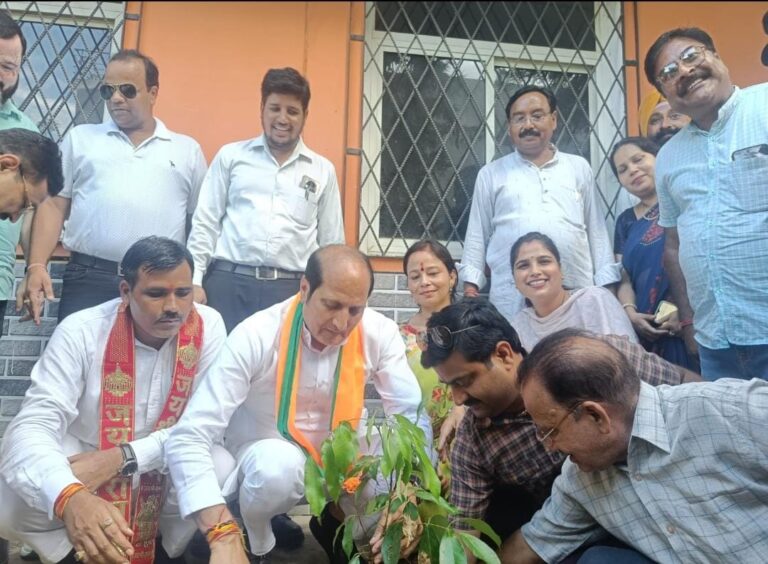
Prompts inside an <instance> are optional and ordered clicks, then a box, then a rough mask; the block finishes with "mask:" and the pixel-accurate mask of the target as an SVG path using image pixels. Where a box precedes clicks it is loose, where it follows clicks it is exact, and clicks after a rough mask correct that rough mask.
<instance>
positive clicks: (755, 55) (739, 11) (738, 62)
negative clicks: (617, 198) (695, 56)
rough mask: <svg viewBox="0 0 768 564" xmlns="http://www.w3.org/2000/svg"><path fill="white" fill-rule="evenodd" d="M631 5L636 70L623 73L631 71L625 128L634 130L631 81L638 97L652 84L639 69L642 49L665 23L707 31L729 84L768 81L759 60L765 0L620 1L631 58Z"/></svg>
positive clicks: (765, 41)
mask: <svg viewBox="0 0 768 564" xmlns="http://www.w3.org/2000/svg"><path fill="white" fill-rule="evenodd" d="M635 11H636V13H637V34H636V35H637V43H638V46H639V53H638V55H637V61H638V67H637V73H632V72H630V73H628V74H630V75H632V74H635V76H634V77H632V76H628V82H627V86H628V88H627V92H628V99H627V109H628V111H629V118H630V121H629V132H630V133H631V134H637V133H639V129H638V125H637V106H638V105H639V100H637V97H636V95H635V92H636V85H637V84H638V83H639V85H640V96H641V98H642V96H645V95H646V94H647V93H648V92H650V91H651V90H652V89H653V87H652V86H651V85H650V84H649V83H648V81H647V80H646V78H645V73H644V72H643V62H644V60H645V54H646V53H647V52H648V48H649V47H650V46H651V45H652V44H653V42H654V41H655V40H656V38H657V37H659V35H661V34H662V33H664V32H665V31H668V30H670V29H673V28H676V27H699V28H701V29H703V30H704V31H706V32H707V33H709V35H710V36H712V39H713V40H714V42H715V47H716V48H717V50H718V52H719V53H720V56H721V57H722V59H723V61H725V64H726V65H727V66H728V69H729V71H730V73H731V79H732V80H733V82H734V84H737V85H738V86H741V87H744V86H749V85H751V84H757V83H760V82H768V67H765V66H763V65H762V63H761V62H760V54H761V53H762V51H763V47H765V45H768V35H766V34H765V33H764V31H763V14H765V13H766V12H768V2H625V3H624V14H625V21H626V25H627V29H626V31H627V34H626V39H627V41H626V43H625V52H626V55H627V58H628V59H634V58H635V44H634V41H635V29H632V28H633V27H634V23H635V21H634V13H635ZM632 102H634V104H632Z"/></svg>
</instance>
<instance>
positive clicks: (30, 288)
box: [18, 50, 206, 323]
mask: <svg viewBox="0 0 768 564" xmlns="http://www.w3.org/2000/svg"><path fill="white" fill-rule="evenodd" d="M159 83H160V81H159V71H158V68H157V66H156V65H155V63H154V62H153V61H152V60H151V59H150V58H149V57H147V56H146V55H143V54H142V53H139V52H138V51H133V50H128V51H120V52H118V53H117V54H115V55H114V56H113V57H112V58H111V59H110V61H109V63H108V65H107V68H106V71H105V73H104V79H103V81H102V84H101V86H100V87H99V94H100V95H101V97H102V99H103V100H105V102H106V106H107V110H108V111H109V119H107V120H106V121H105V122H104V123H101V124H85V125H79V126H77V127H74V128H73V129H71V130H70V131H69V132H68V133H67V135H66V136H65V138H64V140H63V141H62V142H61V150H62V154H63V160H64V175H65V185H64V190H63V191H62V193H61V194H60V195H59V196H57V197H56V198H51V200H50V201H48V202H46V203H45V204H44V205H43V206H41V207H40V209H39V210H38V211H37V213H36V217H35V220H34V223H33V227H32V244H31V249H30V252H29V256H28V257H27V276H26V280H25V283H26V289H25V294H24V297H25V299H26V300H29V302H30V303H28V304H27V307H28V309H29V310H30V312H31V315H32V317H33V319H34V321H35V322H36V323H39V322H40V315H41V313H42V308H43V305H44V302H45V300H46V299H48V300H50V299H53V289H52V286H51V278H50V275H49V274H48V271H47V268H46V264H47V262H48V259H49V257H50V256H51V254H52V253H53V251H54V249H55V248H56V244H57V242H58V240H59V236H60V235H62V226H63V225H64V221H65V220H66V226H65V227H64V231H63V235H62V243H63V245H64V248H65V249H67V250H69V251H70V253H71V256H70V261H69V263H68V264H67V267H66V270H65V272H64V275H63V282H64V283H63V287H62V292H61V301H60V302H59V309H58V318H59V321H61V320H62V319H64V318H65V317H66V316H67V315H69V314H71V313H73V312H75V311H79V310H81V309H84V308H86V307H92V306H95V305H98V304H100V303H103V302H105V301H108V300H110V299H113V298H116V297H118V295H119V290H118V286H119V283H120V270H119V261H120V259H121V258H122V256H123V255H124V254H125V252H126V251H127V250H128V248H129V247H130V246H131V244H133V243H134V242H136V241H137V240H139V239H141V238H142V237H145V236H149V235H158V236H164V237H168V238H170V239H173V240H175V241H177V242H179V243H184V242H185V241H186V235H187V221H188V218H189V217H190V216H191V214H192V212H193V211H194V208H195V205H196V203H197V196H198V193H199V190H200V185H201V183H202V180H203V177H204V176H205V170H206V163H205V158H204V156H203V152H202V150H201V148H200V145H199V144H198V143H197V142H196V141H195V140H194V139H192V138H191V137H188V136H186V135H181V134H178V133H174V132H172V131H170V130H169V129H168V128H167V127H166V126H165V125H164V124H163V122H161V121H160V120H159V119H157V118H156V117H154V112H153V108H154V105H155V102H156V100H157V96H158V90H159ZM18 305H20V304H18Z"/></svg>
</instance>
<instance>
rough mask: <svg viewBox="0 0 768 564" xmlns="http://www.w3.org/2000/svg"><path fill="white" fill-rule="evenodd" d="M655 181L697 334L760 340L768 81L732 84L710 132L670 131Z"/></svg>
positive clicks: (767, 264) (767, 204)
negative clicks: (674, 236)
mask: <svg viewBox="0 0 768 564" xmlns="http://www.w3.org/2000/svg"><path fill="white" fill-rule="evenodd" d="M760 147H763V148H764V149H763V150H762V151H765V152H761V150H760ZM748 148H753V150H751V151H745V149H748ZM656 187H657V191H658V194H659V207H660V210H661V217H660V219H659V225H662V226H664V227H677V230H678V235H679V237H680V266H681V268H682V270H683V274H684V275H685V281H686V284H687V286H688V299H689V300H690V302H691V306H692V307H693V310H694V312H695V314H694V326H695V328H696V340H697V341H698V342H699V343H700V344H702V345H704V346H705V347H707V348H710V349H723V348H728V347H729V346H730V345H731V344H733V345H762V344H767V343H768V331H766V320H768V83H764V84H759V85H757V86H752V87H750V88H746V89H744V90H739V89H738V88H736V89H735V90H734V92H733V94H732V95H731V97H730V98H729V99H728V101H727V102H726V103H725V104H724V105H723V107H722V108H720V112H719V115H718V119H717V121H715V123H714V124H713V125H712V128H711V129H710V130H709V131H704V130H701V129H699V128H698V127H696V126H695V125H694V124H693V123H691V124H690V125H688V126H687V127H685V128H683V129H682V130H681V131H680V132H679V133H678V134H677V135H675V136H674V137H672V139H670V140H669V142H667V144H666V145H665V146H664V147H663V149H662V150H661V151H660V152H659V155H658V159H657V160H656Z"/></svg>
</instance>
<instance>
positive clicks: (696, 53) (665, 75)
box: [656, 45, 707, 84]
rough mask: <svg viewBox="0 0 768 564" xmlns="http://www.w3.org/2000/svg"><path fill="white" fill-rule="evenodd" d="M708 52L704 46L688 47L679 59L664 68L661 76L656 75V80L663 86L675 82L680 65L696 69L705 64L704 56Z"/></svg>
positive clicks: (660, 73)
mask: <svg viewBox="0 0 768 564" xmlns="http://www.w3.org/2000/svg"><path fill="white" fill-rule="evenodd" d="M706 52H707V48H706V47H704V46H703V45H691V46H690V47H686V48H685V49H683V52H682V53H680V56H679V57H678V58H677V59H675V60H674V61H672V62H671V63H669V64H667V65H664V66H663V67H662V69H661V70H660V71H659V74H657V75H656V80H658V81H659V82H660V83H661V84H666V83H668V82H671V81H673V80H674V79H676V78H677V76H678V75H679V74H680V64H683V65H685V66H686V67H688V68H691V69H694V68H696V67H698V66H699V65H700V64H701V63H703V62H704V54H705V53H706Z"/></svg>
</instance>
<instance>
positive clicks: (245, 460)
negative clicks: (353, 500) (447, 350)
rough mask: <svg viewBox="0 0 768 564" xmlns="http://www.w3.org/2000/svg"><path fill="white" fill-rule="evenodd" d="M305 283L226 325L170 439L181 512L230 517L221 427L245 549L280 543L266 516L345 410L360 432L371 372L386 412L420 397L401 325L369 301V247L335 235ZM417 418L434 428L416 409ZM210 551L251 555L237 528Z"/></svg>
mask: <svg viewBox="0 0 768 564" xmlns="http://www.w3.org/2000/svg"><path fill="white" fill-rule="evenodd" d="M300 288H301V290H300V294H298V295H297V296H295V297H293V298H290V299H288V300H286V301H284V302H282V303H279V304H276V305H274V306H272V307H271V308H268V309H266V310H263V311H260V312H258V313H256V314H254V315H252V316H251V317H249V318H248V319H246V320H245V321H243V322H242V323H241V324H240V325H238V326H237V327H236V328H235V330H234V331H232V333H231V334H230V335H229V337H228V338H227V342H226V345H225V346H224V349H223V350H222V352H221V354H220V355H219V358H218V359H217V362H216V364H215V365H214V367H213V368H212V369H211V372H210V374H209V377H208V378H206V380H205V381H204V382H203V384H202V386H201V387H200V390H198V392H197V394H196V395H195V397H194V398H193V399H192V402H191V403H190V405H189V408H188V409H187V411H186V413H185V414H184V417H183V418H182V420H181V421H180V422H179V424H178V425H177V426H176V427H175V428H174V430H173V432H172V433H171V437H170V438H169V441H168V444H167V447H166V456H167V461H168V467H169V469H170V472H171V476H172V477H173V481H174V484H175V485H176V487H177V489H178V499H179V506H180V508H181V513H182V515H184V516H185V517H190V516H191V517H193V518H194V520H195V521H196V522H197V524H198V527H199V528H200V530H201V531H208V530H209V529H210V528H211V527H215V526H216V525H219V524H221V523H226V522H227V521H229V520H231V519H232V516H231V514H230V513H229V511H228V510H227V508H226V506H225V505H224V497H223V496H222V494H221V493H220V491H219V488H218V487H217V484H216V480H215V475H214V472H213V463H212V460H211V446H212V445H213V444H215V443H216V442H217V441H218V440H220V439H221V437H222V436H224V435H225V432H226V443H225V445H226V447H227V449H228V450H229V451H230V452H232V453H233V454H234V455H235V456H236V457H237V461H238V470H237V471H236V472H233V474H232V476H231V477H230V480H229V481H237V482H238V484H239V503H240V508H241V511H242V518H243V521H244V523H245V527H246V529H247V531H248V539H249V542H250V550H251V552H252V553H253V554H255V555H257V556H259V557H262V558H263V557H264V555H266V554H267V553H268V552H269V551H270V550H271V549H272V548H273V547H274V546H275V538H274V536H273V533H272V529H271V526H270V518H271V517H272V516H273V515H276V514H280V513H284V512H286V511H288V510H290V508H291V507H293V506H294V505H295V504H296V503H297V502H298V501H299V499H301V496H302V495H303V492H304V463H305V459H306V456H307V454H310V455H313V456H314V455H316V453H317V452H319V450H320V445H321V444H322V442H323V440H324V439H325V438H326V437H327V436H328V434H329V430H330V429H332V428H334V427H335V426H336V425H337V424H338V423H339V422H340V421H343V420H349V421H350V422H351V423H352V425H353V426H355V425H358V429H359V432H361V433H362V434H363V435H364V433H365V424H364V423H360V420H361V418H364V417H366V413H365V410H364V408H363V399H364V398H363V396H364V387H365V383H366V382H367V381H368V380H369V379H372V380H373V384H374V385H375V387H376V389H377V390H378V392H379V395H380V396H381V398H382V402H383V407H384V412H385V414H386V415H392V414H395V413H399V414H402V415H404V416H406V417H408V418H409V419H411V420H412V421H416V419H417V410H418V407H419V404H420V402H421V391H420V389H419V385H418V383H417V382H416V377H415V376H414V375H413V373H412V372H411V370H410V368H409V367H408V362H407V360H406V357H405V345H404V344H403V340H402V338H401V337H400V335H399V332H398V329H397V326H396V325H395V323H394V322H393V321H391V320H390V319H387V318H386V317H384V316H383V315H381V314H379V313H377V312H375V311H373V310H371V309H369V308H367V307H366V302H367V300H368V296H369V295H370V292H371V290H372V289H373V272H372V270H371V267H370V263H369V261H368V259H367V257H365V255H362V254H361V253H360V252H359V251H357V250H356V249H352V248H351V247H345V246H342V245H332V246H329V247H323V248H321V249H319V250H317V251H315V252H314V253H312V255H311V256H310V257H309V260H308V262H307V268H306V273H305V275H304V277H302V279H301V285H300ZM342 352H343V355H342ZM294 361H295V362H296V363H297V364H296V365H295V366H294V365H293V364H292V363H293V362H294ZM291 366H294V367H293V370H291V369H290V367H291ZM294 390H295V395H293V394H292V392H293V391H294ZM288 398H293V399H290V400H289V399H288ZM278 400H280V401H278ZM276 406H277V407H276ZM291 413H293V414H295V415H294V416H293V417H291ZM419 425H420V426H421V427H422V428H425V431H426V432H427V433H428V440H431V438H430V436H431V431H430V430H429V422H428V421H426V420H425V418H424V417H423V416H420V417H419ZM364 441H365V439H364V438H363V442H364ZM366 450H367V449H366ZM229 481H228V482H229ZM228 485H229V483H228ZM372 525H375V523H373V524H372ZM372 532H373V531H369V532H368V534H370V533H372ZM363 533H365V532H363ZM210 561H211V563H212V564H233V563H245V562H247V558H246V555H245V553H244V551H243V549H242V546H241V544H240V541H239V538H238V536H237V535H228V536H224V537H222V538H221V539H220V540H216V541H215V542H212V543H211V560H210Z"/></svg>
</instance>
